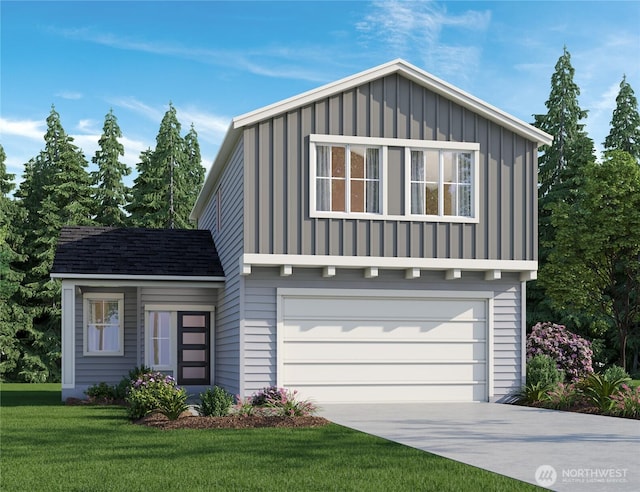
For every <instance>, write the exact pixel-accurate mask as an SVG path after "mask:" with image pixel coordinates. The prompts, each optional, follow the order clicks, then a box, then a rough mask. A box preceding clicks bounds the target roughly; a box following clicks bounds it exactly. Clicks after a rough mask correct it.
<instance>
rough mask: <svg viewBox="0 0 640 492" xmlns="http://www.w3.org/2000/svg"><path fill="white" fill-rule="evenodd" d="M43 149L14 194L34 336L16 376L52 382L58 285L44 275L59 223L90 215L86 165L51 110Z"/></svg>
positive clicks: (86, 221)
mask: <svg viewBox="0 0 640 492" xmlns="http://www.w3.org/2000/svg"><path fill="white" fill-rule="evenodd" d="M44 140H45V147H44V150H42V151H41V152H40V154H39V155H38V156H37V157H36V158H34V159H31V160H30V161H29V162H28V163H27V164H26V166H25V174H24V181H23V183H22V184H21V186H20V189H19V190H18V191H17V193H16V196H17V197H18V198H19V199H20V201H19V203H20V204H21V205H22V207H23V209H24V213H25V225H28V227H26V228H25V229H24V231H23V238H24V244H23V246H24V251H25V252H26V253H27V261H26V262H25V263H24V265H23V266H24V271H25V278H24V280H23V287H24V288H23V290H22V304H23V306H25V307H27V308H28V312H29V314H30V316H31V318H32V320H33V328H34V336H33V337H32V339H30V340H28V343H25V344H24V345H25V346H27V345H28V347H29V351H28V352H27V351H26V350H25V353H24V356H23V368H22V370H21V376H22V377H23V378H24V379H25V380H28V381H46V380H49V381H55V380H58V379H59V375H60V367H59V363H60V283H59V282H58V281H56V280H53V279H51V278H50V277H49V273H50V271H51V266H52V264H53V257H54V254H55V248H56V244H57V240H58V235H59V233H60V229H61V228H62V226H63V225H91V224H92V223H93V222H92V219H91V217H92V216H93V214H94V212H93V210H92V205H93V199H92V190H91V185H90V183H91V180H90V176H89V174H88V172H87V171H86V169H85V168H86V167H87V162H86V160H85V158H84V155H83V154H82V152H81V151H80V149H79V148H78V147H76V146H75V145H74V144H73V138H71V137H69V136H68V135H67V134H66V133H65V131H64V128H63V127H62V123H61V122H60V115H59V114H58V113H57V112H56V111H55V108H54V107H52V108H51V112H50V114H49V116H48V117H47V131H46V133H45V136H44Z"/></svg>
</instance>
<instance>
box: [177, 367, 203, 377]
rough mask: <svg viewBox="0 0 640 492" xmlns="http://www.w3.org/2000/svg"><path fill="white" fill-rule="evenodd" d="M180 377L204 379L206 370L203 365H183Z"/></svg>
mask: <svg viewBox="0 0 640 492" xmlns="http://www.w3.org/2000/svg"><path fill="white" fill-rule="evenodd" d="M182 377H183V379H204V378H205V377H206V371H205V368H204V367H183V368H182Z"/></svg>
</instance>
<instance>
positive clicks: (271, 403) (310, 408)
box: [266, 388, 317, 417]
mask: <svg viewBox="0 0 640 492" xmlns="http://www.w3.org/2000/svg"><path fill="white" fill-rule="evenodd" d="M297 394H298V392H297V391H296V390H293V391H291V390H288V389H285V388H279V389H278V394H277V395H273V396H271V397H270V398H268V399H267V403H266V406H267V407H269V408H273V409H274V410H275V411H276V414H277V415H282V416H284V417H308V416H310V415H313V414H314V413H315V412H316V410H317V407H316V405H315V404H314V403H312V402H311V401H309V400H298V399H297Z"/></svg>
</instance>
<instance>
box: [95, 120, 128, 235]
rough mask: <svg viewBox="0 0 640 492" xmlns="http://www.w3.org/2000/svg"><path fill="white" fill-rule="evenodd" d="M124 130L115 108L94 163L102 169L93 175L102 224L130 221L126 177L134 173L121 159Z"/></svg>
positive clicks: (121, 225)
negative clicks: (119, 124)
mask: <svg viewBox="0 0 640 492" xmlns="http://www.w3.org/2000/svg"><path fill="white" fill-rule="evenodd" d="M121 137H122V131H121V130H120V127H119V126H118V119H117V118H116V117H115V115H114V114H113V110H110V111H109V113H108V114H107V115H106V116H105V119H104V126H103V129H102V135H101V137H100V140H99V141H98V147H99V148H98V150H97V151H96V153H95V156H94V157H93V159H92V162H93V163H94V164H96V165H97V166H98V170H97V171H94V172H93V173H92V175H91V178H92V181H93V185H94V186H96V189H95V201H96V209H97V214H96V219H95V220H96V222H97V223H98V224H100V225H105V226H113V227H123V226H124V225H125V221H126V215H125V213H124V207H125V206H126V205H127V204H128V203H129V190H128V188H127V187H126V186H125V185H124V183H123V181H122V178H123V177H124V176H128V175H129V174H131V169H130V168H129V167H127V165H126V164H124V163H122V162H120V160H119V159H120V157H122V156H124V146H123V145H122V144H121V143H120V142H119V141H118V139H119V138H121Z"/></svg>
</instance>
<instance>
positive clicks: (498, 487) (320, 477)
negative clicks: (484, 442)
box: [0, 384, 536, 492]
mask: <svg viewBox="0 0 640 492" xmlns="http://www.w3.org/2000/svg"><path fill="white" fill-rule="evenodd" d="M0 391H1V395H0V397H1V400H0V403H1V408H0V452H1V464H0V467H1V468H0V489H2V490H12V491H22V490H24V491H30V492H31V491H40V490H61V491H62V490H64V491H88V490H91V491H121V490H127V491H131V492H133V491H156V490H157V491H163V492H164V491H167V492H169V491H173V490H176V491H178V490H180V491H184V490H189V491H197V490H207V491H208V490H265V491H267V490H268V491H277V490H285V489H296V490H301V491H307V490H309V491H314V490H318V491H320V490H321V491H332V490H335V491H349V490H353V491H361V490H367V491H378V490H379V491H391V490H393V491H404V490H407V491H418V490H437V491H447V490H450V491H465V490H485V491H502V490H504V491H517V490H535V489H536V487H534V486H532V485H529V484H525V483H523V482H519V481H517V480H512V479H510V478H507V477H504V476H501V475H497V474H494V473H490V472H488V471H485V470H481V469H478V468H474V467H471V466H467V465H463V464H461V463H457V462H455V461H451V460H448V459H445V458H441V457H438V456H435V455H432V454H429V453H425V452H422V451H419V450H416V449H412V448H408V447H405V446H402V445H399V444H396V443H392V442H389V441H386V440H384V439H379V438H376V437H373V436H369V435H367V434H363V433H360V432H356V431H353V430H350V429H347V428H344V427H341V426H338V425H333V424H332V425H329V426H326V427H323V428H317V429H247V430H174V431H162V430H158V429H152V428H147V427H142V426H137V425H133V424H131V423H129V422H128V421H127V419H126V416H125V411H124V409H122V408H119V407H79V406H76V407H68V406H64V405H62V404H61V403H60V386H59V385H50V384H44V385H35V384H34V385H28V384H3V385H1V386H0ZM398 411H402V410H401V408H400V407H399V409H398Z"/></svg>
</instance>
